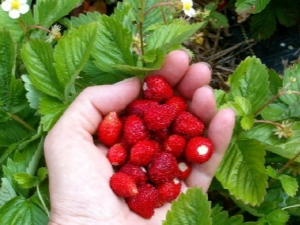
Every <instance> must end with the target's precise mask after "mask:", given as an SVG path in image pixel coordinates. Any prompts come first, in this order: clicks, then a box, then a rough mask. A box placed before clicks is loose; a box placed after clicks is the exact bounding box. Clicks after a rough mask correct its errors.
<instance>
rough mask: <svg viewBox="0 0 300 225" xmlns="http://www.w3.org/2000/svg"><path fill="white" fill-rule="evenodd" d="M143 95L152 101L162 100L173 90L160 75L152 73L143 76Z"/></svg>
mask: <svg viewBox="0 0 300 225" xmlns="http://www.w3.org/2000/svg"><path fill="white" fill-rule="evenodd" d="M143 91H144V97H145V98H146V99H151V100H154V101H158V102H161V101H164V100H166V99H168V98H170V97H172V96H173V90H172V88H171V86H170V85H169V84H168V83H167V81H166V80H165V79H164V78H162V77H161V76H157V75H152V76H148V77H146V78H145V81H144V84H143Z"/></svg>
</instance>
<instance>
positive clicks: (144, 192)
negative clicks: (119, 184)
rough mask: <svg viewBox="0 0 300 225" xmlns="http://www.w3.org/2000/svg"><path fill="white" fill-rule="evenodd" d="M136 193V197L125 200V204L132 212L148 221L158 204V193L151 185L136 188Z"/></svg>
mask: <svg viewBox="0 0 300 225" xmlns="http://www.w3.org/2000/svg"><path fill="white" fill-rule="evenodd" d="M138 192H139V193H138V194H137V195H135V196H132V197H129V198H126V203H127V205H128V206H129V208H130V209H131V210H132V211H133V212H135V213H137V214H138V215H140V216H142V217H143V218H145V219H150V218H151V217H152V216H153V215H154V208H155V206H156V205H157V202H158V191H157V190H156V188H155V187H153V186H152V185H151V184H142V185H141V186H139V187H138Z"/></svg>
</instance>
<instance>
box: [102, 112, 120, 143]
mask: <svg viewBox="0 0 300 225" xmlns="http://www.w3.org/2000/svg"><path fill="white" fill-rule="evenodd" d="M121 131H122V123H121V121H120V120H119V117H118V115H117V113H116V112H110V113H108V114H107V115H106V116H105V117H104V118H103V120H102V121H101V123H100V124H99V126H98V139H99V141H101V142H102V143H103V144H105V145H107V146H112V145H113V144H115V143H116V142H117V141H118V139H119V137H120V135H121Z"/></svg>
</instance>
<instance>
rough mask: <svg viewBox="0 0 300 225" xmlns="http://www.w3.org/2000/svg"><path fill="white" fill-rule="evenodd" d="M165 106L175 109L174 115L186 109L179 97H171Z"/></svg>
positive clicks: (185, 104) (184, 103) (183, 101)
mask: <svg viewBox="0 0 300 225" xmlns="http://www.w3.org/2000/svg"><path fill="white" fill-rule="evenodd" d="M165 104H166V105H170V106H173V107H174V108H175V109H176V115H177V114H178V113H180V112H182V111H186V110H187V108H188V105H187V103H186V102H185V100H184V99H183V98H182V97H179V96H172V97H171V98H169V99H168V100H167V101H166V102H165Z"/></svg>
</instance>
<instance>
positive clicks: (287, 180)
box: [278, 174, 299, 197]
mask: <svg viewBox="0 0 300 225" xmlns="http://www.w3.org/2000/svg"><path fill="white" fill-rule="evenodd" d="M278 179H279V180H280V181H281V184H282V187H283V189H284V191H285V192H286V193H287V194H288V195H289V196H291V197H293V196H295V194H296V192H297V191H298V188H299V185H298V181H297V179H296V178H294V177H291V176H288V175H286V174H280V175H279V177H278Z"/></svg>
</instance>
